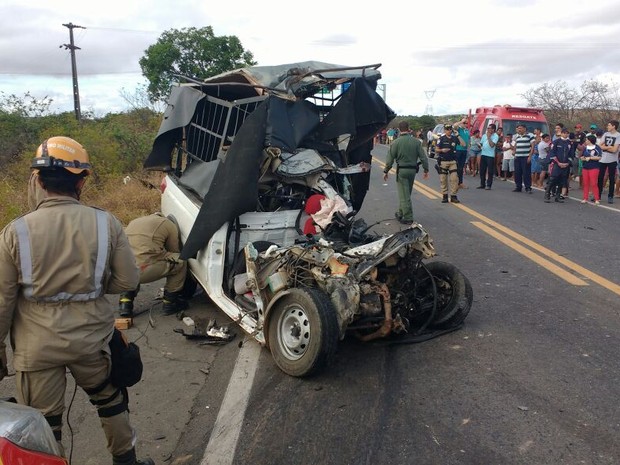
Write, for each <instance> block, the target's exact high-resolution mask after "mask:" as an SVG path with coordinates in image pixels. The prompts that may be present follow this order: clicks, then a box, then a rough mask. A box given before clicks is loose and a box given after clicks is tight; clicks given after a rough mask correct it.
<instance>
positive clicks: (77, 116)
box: [60, 23, 86, 121]
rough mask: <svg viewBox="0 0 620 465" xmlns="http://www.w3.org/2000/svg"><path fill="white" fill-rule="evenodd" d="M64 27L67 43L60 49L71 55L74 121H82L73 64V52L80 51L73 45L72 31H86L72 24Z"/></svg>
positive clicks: (75, 71) (75, 66)
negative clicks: (66, 29) (66, 33)
mask: <svg viewBox="0 0 620 465" xmlns="http://www.w3.org/2000/svg"><path fill="white" fill-rule="evenodd" d="M63 26H64V27H67V28H69V43H68V44H62V45H61V46H60V48H62V47H64V48H65V50H69V52H70V53H71V74H72V76H73V106H74V108H75V119H77V120H78V121H80V119H82V110H81V108H80V91H79V89H78V77H77V65H76V64H75V51H76V50H81V49H80V47H78V46H77V45H75V44H74V43H73V29H74V28H76V27H77V28H80V29H86V28H85V27H82V26H78V25H76V24H73V23H69V24H63Z"/></svg>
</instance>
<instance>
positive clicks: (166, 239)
mask: <svg viewBox="0 0 620 465" xmlns="http://www.w3.org/2000/svg"><path fill="white" fill-rule="evenodd" d="M125 234H127V238H128V239H129V245H130V246H131V250H132V251H133V254H134V256H135V257H136V262H137V263H138V268H139V269H140V283H141V284H145V283H151V282H153V281H157V280H159V279H162V278H164V277H165V278H166V284H165V286H164V297H163V310H164V313H165V314H166V315H171V314H173V313H177V312H179V311H181V310H185V309H186V308H187V302H186V301H185V300H184V299H183V298H182V297H181V295H182V292H181V291H182V289H183V284H184V283H185V277H186V275H187V263H186V262H185V261H184V260H179V254H180V253H181V247H180V239H179V230H178V228H177V226H176V224H174V223H173V222H172V221H171V220H170V219H168V218H166V217H165V216H164V215H163V214H161V213H153V214H152V215H148V216H142V217H140V218H136V219H135V220H132V221H131V222H130V223H129V224H128V225H127V227H126V228H125ZM137 293H138V289H136V290H134V291H132V292H126V293H123V294H121V298H120V302H119V311H120V315H121V316H127V317H131V316H132V315H133V300H134V298H135V297H136V294H137Z"/></svg>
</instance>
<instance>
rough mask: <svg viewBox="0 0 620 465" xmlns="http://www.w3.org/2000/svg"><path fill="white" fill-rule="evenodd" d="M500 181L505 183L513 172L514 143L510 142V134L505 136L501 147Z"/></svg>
mask: <svg viewBox="0 0 620 465" xmlns="http://www.w3.org/2000/svg"><path fill="white" fill-rule="evenodd" d="M502 151H503V153H502V172H501V173H500V174H501V175H502V181H506V180H507V179H508V178H510V177H512V173H513V172H514V170H515V143H514V141H513V140H512V134H506V138H505V139H504V144H503V145H502Z"/></svg>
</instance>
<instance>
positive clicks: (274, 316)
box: [269, 288, 339, 377]
mask: <svg viewBox="0 0 620 465" xmlns="http://www.w3.org/2000/svg"><path fill="white" fill-rule="evenodd" d="M338 337H339V332H338V319H337V317H336V310H335V309H334V307H333V305H332V303H331V301H330V300H329V297H328V296H327V294H325V293H324V292H322V291H320V290H318V289H311V288H295V289H291V290H290V291H289V293H288V294H287V295H285V296H283V297H282V298H281V299H280V300H279V301H277V302H276V303H275V304H274V307H273V308H272V309H271V312H270V317H269V349H270V350H271V355H272V356H273V359H274V361H275V362H276V365H278V367H279V368H280V369H281V370H282V371H283V372H284V373H286V374H288V375H290V376H296V377H306V376H310V375H313V374H317V373H318V372H320V371H321V370H323V369H324V368H325V367H327V366H328V365H329V364H330V363H331V362H332V360H333V358H334V356H335V354H336V350H337V347H338Z"/></svg>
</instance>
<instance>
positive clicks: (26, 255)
mask: <svg viewBox="0 0 620 465" xmlns="http://www.w3.org/2000/svg"><path fill="white" fill-rule="evenodd" d="M95 215H96V218H97V261H96V262H95V274H94V281H95V282H94V283H93V287H94V290H93V291H92V292H88V293H83V294H70V293H68V292H59V293H58V294H56V295H52V296H47V297H34V283H33V281H32V250H31V248H30V236H29V233H28V225H27V224H26V220H25V219H24V218H23V217H22V218H19V219H17V220H16V221H15V223H14V225H15V231H16V233H17V241H18V243H19V261H20V268H21V273H22V281H23V288H24V297H26V298H27V299H29V300H36V301H39V302H61V301H72V302H84V301H88V300H94V299H96V298H97V297H99V296H100V295H101V294H102V292H103V273H104V270H105V264H106V260H107V254H108V236H109V234H108V233H109V231H108V217H107V213H106V212H104V211H101V210H96V211H95Z"/></svg>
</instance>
